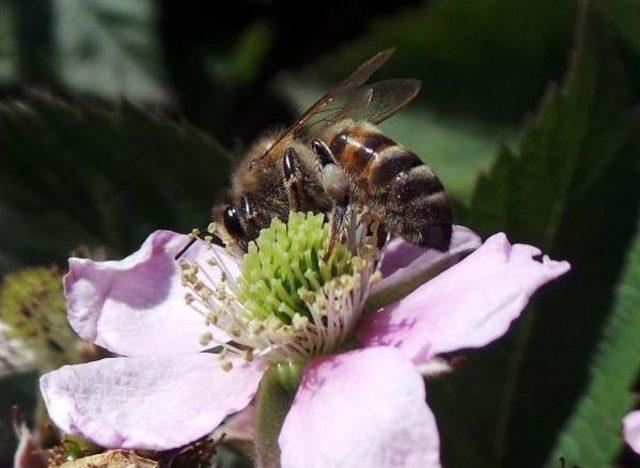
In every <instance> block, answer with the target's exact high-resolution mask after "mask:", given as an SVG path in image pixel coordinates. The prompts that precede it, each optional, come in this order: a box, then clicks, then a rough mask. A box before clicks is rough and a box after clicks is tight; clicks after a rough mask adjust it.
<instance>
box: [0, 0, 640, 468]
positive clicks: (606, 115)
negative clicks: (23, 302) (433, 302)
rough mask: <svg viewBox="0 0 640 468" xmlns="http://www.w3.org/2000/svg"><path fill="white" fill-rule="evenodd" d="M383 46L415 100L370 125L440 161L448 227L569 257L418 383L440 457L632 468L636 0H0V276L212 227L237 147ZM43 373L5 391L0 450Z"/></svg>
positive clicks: (638, 258) (637, 293)
mask: <svg viewBox="0 0 640 468" xmlns="http://www.w3.org/2000/svg"><path fill="white" fill-rule="evenodd" d="M389 46H395V47H396V48H397V50H396V53H395V55H394V57H393V58H392V59H391V61H390V62H389V63H388V64H387V66H385V67H384V68H383V69H382V70H381V71H380V73H379V74H377V75H376V78H388V77H412V78H419V79H421V80H422V82H423V91H422V93H421V94H420V96H419V97H418V98H417V99H416V101H415V102H414V103H413V104H412V105H411V106H410V107H409V108H407V109H406V110H404V111H403V112H401V113H400V114H398V115H397V116H395V117H394V118H393V119H391V120H389V121H388V122H385V123H384V124H383V125H382V127H383V129H384V130H385V131H386V132H387V133H388V134H389V135H390V136H391V137H393V138H395V139H397V140H398V141H399V142H401V143H403V144H404V145H405V146H407V147H409V148H411V149H412V150H414V151H415V152H416V153H417V154H419V155H420V156H421V157H422V158H424V160H425V162H427V163H428V164H430V165H431V166H432V167H433V168H434V169H435V170H436V172H437V173H438V174H440V176H441V178H442V180H443V182H444V184H445V186H446V187H447V188H448V190H449V191H450V193H451V194H452V195H453V197H454V199H455V203H456V207H457V209H456V217H457V222H459V223H464V224H467V225H469V226H470V227H472V228H474V229H476V230H477V231H478V232H480V233H482V234H483V235H489V234H491V233H493V232H496V231H498V230H504V231H506V232H507V233H508V234H509V237H510V239H511V240H512V241H522V242H528V243H532V244H535V245H539V246H541V248H543V249H544V250H545V251H548V252H550V253H551V255H552V256H554V257H557V258H566V259H568V260H569V261H571V263H572V265H573V270H572V272H571V274H570V275H569V276H568V277H566V278H564V279H563V280H561V281H560V282H558V283H556V284H554V285H552V286H550V287H548V288H546V289H545V291H543V293H542V294H541V295H540V297H539V299H538V300H536V301H535V303H534V304H533V305H532V306H531V307H530V311H529V314H527V316H526V318H525V319H524V320H521V321H520V322H519V323H518V324H517V325H516V326H515V327H514V328H513V329H512V330H511V332H510V333H509V334H508V336H506V337H505V338H504V339H502V340H500V341H498V342H496V343H494V344H492V345H491V346H490V347H489V348H488V349H485V350H480V351H473V352H469V353H465V354H466V355H467V356H468V360H467V363H466V364H465V365H464V366H463V367H462V368H461V369H460V370H459V371H458V372H456V373H454V374H452V375H450V376H446V377H443V378H440V379H437V380H435V381H432V382H430V383H429V385H428V390H429V400H430V403H431V405H432V406H433V407H434V408H435V413H436V415H437V419H438V423H439V426H440V428H441V432H442V447H443V460H444V462H445V464H446V465H447V466H452V467H466V466H504V467H507V466H519V467H526V466H542V465H547V466H559V464H560V462H559V458H560V457H563V458H564V459H565V460H567V462H568V466H573V465H574V464H577V465H579V466H583V467H585V466H610V465H616V464H617V465H621V466H631V465H632V464H633V463H634V462H637V459H634V457H633V456H632V455H631V454H630V453H629V451H628V450H625V449H624V446H623V444H622V442H621V437H620V421H621V419H622V417H623V415H624V414H625V413H626V412H627V411H629V410H630V409H631V408H633V407H634V405H637V404H638V401H637V393H634V392H637V389H638V384H637V378H638V371H639V370H640V243H639V242H640V241H639V240H638V233H639V231H638V227H639V224H638V204H639V201H640V184H639V182H640V178H639V177H638V176H639V171H640V164H639V162H640V160H639V151H640V142H639V135H640V132H639V130H640V124H639V119H638V103H639V102H640V99H639V98H640V79H639V78H638V77H639V76H640V73H639V72H640V2H637V1H635V0H597V1H596V0H594V1H592V2H590V3H589V2H586V1H583V2H578V1H573V0H556V1H534V0H522V1H517V2H510V1H504V0H483V1H480V0H477V1H471V0H465V1H463V0H430V1H422V2H420V1H415V0H404V1H396V2H382V1H368V2H358V1H343V2H336V3H332V2H321V3H309V4H304V5H301V4H300V3H299V2H289V1H282V2H277V1H272V2H270V1H258V0H255V1H242V0H236V1H234V2H227V3H225V4H224V6H223V5H217V4H216V3H215V2H196V1H181V2H175V1H171V0H159V1H152V0H136V1H131V0H14V1H11V0H0V225H1V226H2V228H1V229H0V273H2V274H5V273H8V272H11V271H14V270H17V269H19V268H22V267H25V266H30V265H43V264H45V265H49V264H52V263H53V264H58V265H61V266H62V267H64V265H65V260H66V257H67V256H68V254H69V252H71V251H73V250H74V249H77V248H80V247H89V248H96V247H102V248H105V249H106V251H107V252H108V254H109V256H111V257H114V258H116V257H119V256H122V255H125V254H127V253H128V252H130V251H132V250H133V249H135V248H136V247H137V246H138V244H139V243H140V242H141V240H142V239H144V237H145V236H146V234H147V233H148V232H149V231H151V230H153V229H157V228H168V229H174V230H179V231H188V230H190V229H191V228H192V227H194V226H202V225H206V223H207V219H208V212H209V207H210V205H211V202H212V201H213V200H214V199H215V196H216V194H218V193H220V191H222V190H224V188H225V186H226V184H227V183H228V178H229V174H230V171H231V168H232V167H233V164H234V160H235V159H237V155H241V154H242V151H243V148H245V147H246V146H247V145H249V144H250V143H251V141H252V140H253V139H254V138H255V137H256V136H259V135H260V134H261V132H263V131H264V130H269V129H274V128H277V127H278V126H279V125H283V124H286V123H287V122H290V121H291V120H292V119H293V118H294V117H295V115H296V114H297V113H298V112H299V111H300V110H302V109H303V108H304V107H305V106H306V105H308V104H309V103H310V102H312V101H313V100H314V99H315V98H316V97H317V96H318V95H319V94H321V93H322V92H324V90H326V89H327V87H328V86H330V85H331V83H334V82H336V81H337V80H339V79H340V78H342V77H343V76H344V75H345V74H346V73H348V72H349V71H351V70H352V69H353V68H354V67H355V66H356V65H357V64H358V63H360V62H361V61H363V60H364V59H366V58H368V57H369V56H370V55H372V54H373V53H375V52H377V51H379V50H381V49H383V48H386V47H389ZM35 377H36V376H35V374H33V373H32V374H28V373H27V374H19V375H18V376H5V377H4V378H3V379H2V382H0V384H1V385H2V388H3V390H2V392H0V424H2V426H1V427H0V434H1V435H0V454H1V457H2V458H1V460H0V463H4V464H8V463H9V460H10V457H11V450H12V447H13V444H14V440H13V435H12V432H11V431H10V430H9V429H10V427H9V426H8V420H9V419H8V418H9V406H10V405H11V404H13V403H20V404H21V405H22V406H23V407H24V408H27V409H28V408H32V407H33V406H34V405H35V402H36V397H35ZM634 395H636V396H634Z"/></svg>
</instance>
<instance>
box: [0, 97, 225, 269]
mask: <svg viewBox="0 0 640 468" xmlns="http://www.w3.org/2000/svg"><path fill="white" fill-rule="evenodd" d="M228 170H229V159H228V158H227V157H226V153H225V152H224V151H223V150H222V148H221V147H220V146H219V145H217V144H216V143H215V142H213V141H211V140H210V139H208V138H207V137H205V136H204V135H202V134H201V133H199V132H197V131H196V130H194V129H192V128H190V127H188V126H185V125H176V124H174V123H172V122H170V121H169V120H167V119H165V118H162V117H159V116H157V115H153V114H149V113H147V112H144V111H142V110H141V109H139V108H137V107H135V106H132V105H131V104H129V103H127V102H126V101H124V102H122V103H121V104H120V105H119V106H118V108H117V109H115V110H108V111H107V110H101V109H98V108H95V107H92V106H90V105H86V104H68V103H64V102H62V101H59V100H56V99H54V98H51V97H48V96H44V95H32V96H31V97H30V99H28V100H27V101H26V102H17V101H16V102H11V103H8V104H5V105H4V106H2V108H0V216H2V219H3V224H4V225H5V226H11V229H3V230H2V232H0V245H2V250H3V253H4V254H5V255H6V256H7V257H8V258H9V259H11V260H13V261H14V262H18V261H20V262H23V263H24V262H31V261H34V260H37V261H39V262H42V261H45V260H61V259H63V258H64V257H65V256H66V254H67V253H68V252H69V251H70V250H71V249H74V248H76V247H78V246H79V245H80V244H83V245H88V246H94V247H95V246H99V245H100V246H106V247H108V248H110V249H112V251H113V252H114V253H117V254H120V255H121V254H124V253H127V252H129V251H130V250H132V249H134V248H135V247H136V245H137V244H138V243H139V242H140V241H141V240H142V239H144V237H145V236H146V235H147V234H148V233H149V232H150V231H152V230H154V229H159V228H167V229H175V230H181V231H185V230H190V229H191V228H192V227H194V226H196V225H199V226H202V225H203V224H206V222H207V218H208V204H209V203H210V202H211V201H212V200H213V197H214V195H215V193H216V192H217V191H218V190H219V189H220V188H221V187H222V185H223V184H225V182H226V176H227V174H228Z"/></svg>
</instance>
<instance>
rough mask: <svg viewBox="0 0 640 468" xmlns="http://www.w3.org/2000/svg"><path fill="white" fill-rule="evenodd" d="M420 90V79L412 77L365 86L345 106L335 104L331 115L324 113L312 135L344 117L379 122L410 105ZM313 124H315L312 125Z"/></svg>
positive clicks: (347, 99) (312, 130) (354, 92)
mask: <svg viewBox="0 0 640 468" xmlns="http://www.w3.org/2000/svg"><path fill="white" fill-rule="evenodd" d="M419 91H420V81H419V80H411V79H406V80H404V79H399V80H385V81H379V82H377V83H373V84H371V85H366V86H362V87H360V88H358V89H356V90H354V91H352V92H350V93H349V94H348V95H347V96H345V97H346V102H344V104H343V105H342V106H341V107H338V106H335V111H334V112H333V113H331V114H329V113H327V115H322V116H321V117H320V119H319V120H318V122H317V123H316V125H315V126H314V127H313V128H310V132H309V133H311V134H318V133H319V132H320V131H321V130H322V129H323V128H326V127H327V126H329V125H332V124H334V123H336V122H340V121H341V120H344V119H351V120H355V121H361V120H365V121H367V122H371V123H372V124H379V123H380V122H382V121H383V120H385V119H387V118H389V117H391V116H392V115H393V114H395V113H396V112H397V111H398V110H400V109H402V108H403V107H404V106H406V105H407V104H408V103H409V102H411V100H412V99H413V98H414V97H416V95H417V94H418V92H419ZM309 127H311V125H309Z"/></svg>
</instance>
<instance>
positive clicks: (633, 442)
mask: <svg viewBox="0 0 640 468" xmlns="http://www.w3.org/2000/svg"><path fill="white" fill-rule="evenodd" d="M623 433H624V440H625V441H626V442H627V444H629V447H631V448H632V449H633V450H634V451H635V452H637V453H640V411H632V412H631V413H629V414H627V416H626V417H625V418H624V422H623Z"/></svg>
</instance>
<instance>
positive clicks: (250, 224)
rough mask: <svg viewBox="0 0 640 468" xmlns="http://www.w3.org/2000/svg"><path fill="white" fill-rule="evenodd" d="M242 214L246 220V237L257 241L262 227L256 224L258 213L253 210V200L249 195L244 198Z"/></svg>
mask: <svg viewBox="0 0 640 468" xmlns="http://www.w3.org/2000/svg"><path fill="white" fill-rule="evenodd" d="M241 211H242V213H241V218H242V219H243V220H244V225H245V237H246V238H247V239H255V238H256V237H258V234H259V232H260V227H259V226H258V224H257V223H256V213H255V210H254V209H253V206H252V203H251V200H250V199H249V196H248V195H243V196H242V210H241Z"/></svg>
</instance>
